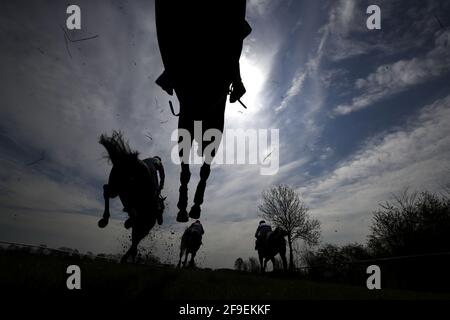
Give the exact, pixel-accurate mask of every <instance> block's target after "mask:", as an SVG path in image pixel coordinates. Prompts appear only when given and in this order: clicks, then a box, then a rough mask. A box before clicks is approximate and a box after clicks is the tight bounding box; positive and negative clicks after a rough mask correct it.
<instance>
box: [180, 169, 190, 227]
mask: <svg viewBox="0 0 450 320" xmlns="http://www.w3.org/2000/svg"><path fill="white" fill-rule="evenodd" d="M190 179H191V172H190V171H189V164H185V163H181V173H180V183H181V185H180V197H179V199H178V204H177V207H178V209H179V211H178V214H177V221H178V222H188V221H189V217H188V214H187V211H186V208H187V204H188V183H189V180H190Z"/></svg>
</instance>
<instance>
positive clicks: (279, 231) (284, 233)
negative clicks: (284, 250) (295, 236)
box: [274, 227, 288, 238]
mask: <svg viewBox="0 0 450 320" xmlns="http://www.w3.org/2000/svg"><path fill="white" fill-rule="evenodd" d="M274 233H276V234H277V235H279V236H281V237H283V238H284V237H286V236H287V235H288V232H287V231H286V229H284V228H283V227H277V228H276V229H275V230H274Z"/></svg>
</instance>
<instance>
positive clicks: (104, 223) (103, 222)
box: [98, 184, 117, 228]
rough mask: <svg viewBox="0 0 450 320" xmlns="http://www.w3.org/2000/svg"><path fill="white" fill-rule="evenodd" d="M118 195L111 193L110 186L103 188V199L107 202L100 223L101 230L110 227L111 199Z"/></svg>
mask: <svg viewBox="0 0 450 320" xmlns="http://www.w3.org/2000/svg"><path fill="white" fill-rule="evenodd" d="M116 196H117V195H115V194H113V193H112V192H111V188H110V187H109V185H107V184H105V185H104V186H103V199H104V200H105V211H104V212H103V217H102V218H101V219H100V220H99V221H98V226H99V227H100V228H104V227H106V226H107V225H108V222H109V217H110V213H109V198H114V197H116Z"/></svg>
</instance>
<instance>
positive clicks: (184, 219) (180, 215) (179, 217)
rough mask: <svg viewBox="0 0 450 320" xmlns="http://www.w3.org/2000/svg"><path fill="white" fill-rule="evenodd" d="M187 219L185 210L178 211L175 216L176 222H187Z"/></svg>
mask: <svg viewBox="0 0 450 320" xmlns="http://www.w3.org/2000/svg"><path fill="white" fill-rule="evenodd" d="M188 221H189V217H188V214H187V211H186V210H180V211H179V212H178V214H177V222H188Z"/></svg>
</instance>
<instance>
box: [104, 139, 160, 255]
mask: <svg viewBox="0 0 450 320" xmlns="http://www.w3.org/2000/svg"><path fill="white" fill-rule="evenodd" d="M99 143H100V144H102V145H103V146H104V147H105V149H106V150H107V152H108V159H109V160H110V161H111V162H112V165H113V167H112V169H111V172H110V175H109V181H108V184H105V185H104V186H103V198H104V200H105V211H104V213H103V217H102V219H100V221H99V222H98V226H99V227H100V228H104V227H106V225H107V224H108V221H109V217H110V212H109V199H110V198H115V197H117V196H119V198H120V200H121V201H122V204H123V206H124V209H123V210H124V211H125V212H128V214H129V216H130V218H129V219H128V220H127V221H126V222H125V227H126V228H129V227H131V247H130V248H129V249H128V251H127V252H126V253H125V255H124V256H123V257H122V259H121V262H122V263H124V262H126V261H127V260H128V258H129V257H131V258H132V260H133V261H134V260H135V258H136V255H137V251H138V250H137V247H138V244H139V242H140V241H141V240H142V239H143V238H145V237H146V236H147V235H148V233H149V232H150V230H151V229H152V228H153V226H154V225H155V222H156V215H157V210H164V199H162V198H160V199H158V196H157V187H158V185H157V179H155V174H156V173H154V172H151V171H150V170H149V168H148V167H147V166H146V165H145V163H144V162H143V161H142V160H140V159H139V153H138V152H136V151H132V150H131V149H130V147H129V145H128V143H127V142H125V141H124V139H123V136H122V134H121V133H120V132H117V131H114V132H113V134H112V136H111V137H108V136H106V135H104V134H102V135H101V136H100V139H99ZM161 200H162V202H161ZM158 201H160V202H159V204H158ZM158 205H159V206H158ZM127 224H128V225H127Z"/></svg>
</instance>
